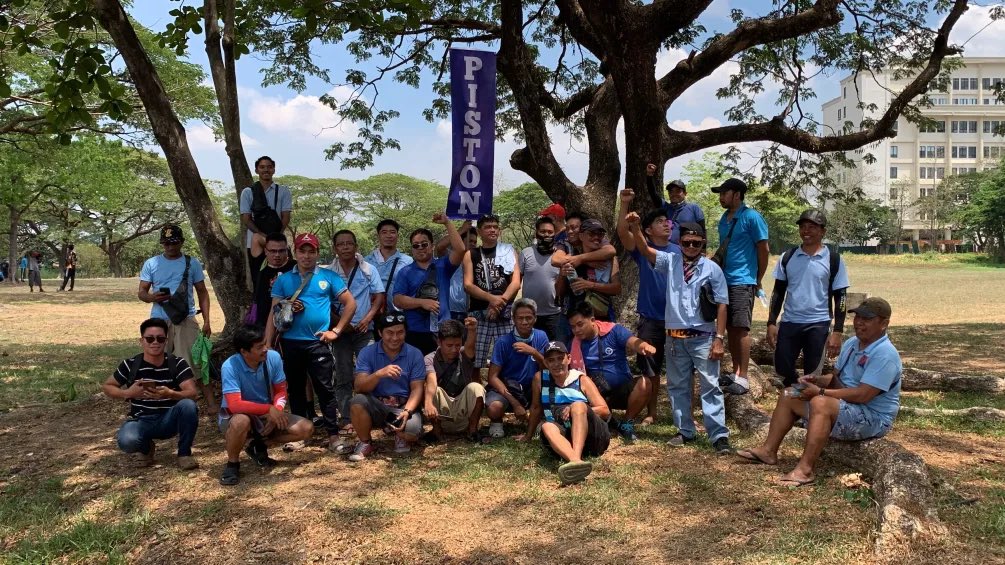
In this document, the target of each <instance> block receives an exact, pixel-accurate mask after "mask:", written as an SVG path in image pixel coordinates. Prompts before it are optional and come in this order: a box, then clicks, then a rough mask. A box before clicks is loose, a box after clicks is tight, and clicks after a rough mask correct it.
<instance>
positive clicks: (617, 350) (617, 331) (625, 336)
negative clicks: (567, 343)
mask: <svg viewBox="0 0 1005 565" xmlns="http://www.w3.org/2000/svg"><path fill="white" fill-rule="evenodd" d="M631 338H632V332H630V331H629V330H628V328H626V327H624V326H622V325H621V324H614V327H613V328H611V331H609V332H607V334H605V335H600V334H599V333H598V334H597V337H595V338H593V339H591V340H589V341H581V343H580V348H581V349H582V351H583V362H584V363H586V374H587V375H590V376H591V377H594V376H596V375H598V374H599V375H603V377H604V378H605V379H606V380H607V384H609V385H611V388H612V389H615V388H618V387H619V386H621V385H623V384H625V383H627V382H630V381H631V380H632V371H631V369H629V368H628V353H627V351H626V348H627V347H628V340H629V339H631ZM576 339H577V340H578V339H579V338H578V337H577V338H576ZM601 349H602V351H601ZM601 358H603V359H602V360H601Z"/></svg>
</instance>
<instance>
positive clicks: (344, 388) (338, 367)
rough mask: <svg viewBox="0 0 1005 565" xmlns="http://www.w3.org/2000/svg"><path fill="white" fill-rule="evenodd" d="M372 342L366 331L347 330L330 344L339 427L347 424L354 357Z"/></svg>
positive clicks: (353, 375) (354, 367)
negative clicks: (333, 357) (333, 359)
mask: <svg viewBox="0 0 1005 565" xmlns="http://www.w3.org/2000/svg"><path fill="white" fill-rule="evenodd" d="M372 341H373V340H372V339H371V335H370V332H368V331H367V332H363V333H359V332H357V331H356V330H348V331H347V332H346V334H345V335H342V336H339V338H338V339H336V340H335V341H333V342H332V346H331V347H332V355H334V356H335V402H337V403H338V411H339V418H340V425H341V426H346V425H348V424H349V401H350V400H352V384H353V379H354V378H355V376H356V374H355V372H354V371H355V369H356V356H357V355H359V352H360V351H363V348H364V347H366V346H367V345H370V343H372Z"/></svg>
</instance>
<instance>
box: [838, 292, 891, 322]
mask: <svg viewBox="0 0 1005 565" xmlns="http://www.w3.org/2000/svg"><path fill="white" fill-rule="evenodd" d="M848 311H849V312H853V313H855V314H858V315H859V316H862V317H863V318H875V317H877V316H878V317H880V318H889V317H890V314H892V313H893V310H892V309H891V308H890V303H889V302H887V301H886V300H883V299H882V298H880V297H878V296H873V297H871V298H866V299H865V300H863V301H862V303H861V304H859V305H858V306H856V307H855V308H852V309H851V310H848Z"/></svg>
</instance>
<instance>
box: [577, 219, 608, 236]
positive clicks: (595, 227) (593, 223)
mask: <svg viewBox="0 0 1005 565" xmlns="http://www.w3.org/2000/svg"><path fill="white" fill-rule="evenodd" d="M579 231H581V232H583V233H586V232H591V231H602V232H604V233H607V229H606V228H605V227H604V224H602V223H600V220H594V219H593V218H590V219H588V220H585V221H583V224H582V225H581V226H580V227H579Z"/></svg>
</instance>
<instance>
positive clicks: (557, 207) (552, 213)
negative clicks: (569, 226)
mask: <svg viewBox="0 0 1005 565" xmlns="http://www.w3.org/2000/svg"><path fill="white" fill-rule="evenodd" d="M538 216H548V217H549V218H556V219H559V220H564V219H565V208H563V207H562V205H561V204H552V205H551V206H548V207H547V208H545V209H544V210H541V212H539V213H538Z"/></svg>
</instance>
